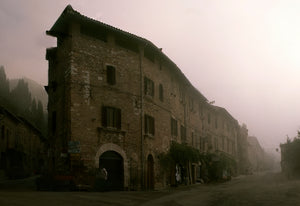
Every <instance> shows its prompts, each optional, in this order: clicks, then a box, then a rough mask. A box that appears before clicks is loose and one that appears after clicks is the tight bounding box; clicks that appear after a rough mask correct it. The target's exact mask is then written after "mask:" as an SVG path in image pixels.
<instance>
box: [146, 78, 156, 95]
mask: <svg viewBox="0 0 300 206" xmlns="http://www.w3.org/2000/svg"><path fill="white" fill-rule="evenodd" d="M144 94H145V95H147V96H151V97H154V82H153V81H152V80H151V79H149V78H148V77H146V76H145V77H144Z"/></svg>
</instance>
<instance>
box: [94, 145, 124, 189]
mask: <svg viewBox="0 0 300 206" xmlns="http://www.w3.org/2000/svg"><path fill="white" fill-rule="evenodd" d="M99 168H100V169H104V168H105V170H106V171H107V177H106V180H105V184H104V187H105V189H106V190H123V188H124V160H123V158H122V156H121V155H120V154H119V153H117V152H115V151H106V152H104V153H103V154H102V155H101V156H100V157H99Z"/></svg>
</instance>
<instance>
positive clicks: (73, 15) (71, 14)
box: [46, 5, 207, 101]
mask: <svg viewBox="0 0 300 206" xmlns="http://www.w3.org/2000/svg"><path fill="white" fill-rule="evenodd" d="M71 21H75V22H78V23H81V24H85V25H90V26H93V27H94V28H96V29H99V30H102V29H103V30H107V31H109V32H111V33H116V34H119V35H123V36H126V37H128V38H130V39H132V40H134V41H137V42H138V43H140V44H144V45H147V47H150V48H151V49H153V50H154V51H155V52H156V54H157V55H159V56H160V57H161V58H162V59H164V60H165V61H166V62H168V63H169V64H170V65H171V66H172V67H173V68H174V69H175V70H176V72H177V74H179V77H180V78H181V79H182V80H183V81H184V82H185V83H186V84H187V85H188V86H189V87H190V88H192V89H193V90H195V91H196V92H197V93H198V94H199V95H200V97H201V98H203V99H204V100H205V101H207V99H206V98H205V96H204V95H202V94H201V92H200V91H199V90H197V89H196V88H195V87H194V86H193V85H192V84H191V83H190V81H189V80H188V79H187V78H186V77H185V75H184V74H183V73H182V71H181V70H180V69H179V68H178V66H177V65H176V64H175V63H174V62H173V61H172V60H171V59H170V58H169V57H168V56H167V55H165V54H164V53H163V52H162V50H161V49H160V48H158V47H157V46H155V45H154V44H153V43H152V42H151V41H149V40H147V39H145V38H142V37H139V36H137V35H134V34H132V33H129V32H126V31H123V30H121V29H119V28H116V27H113V26H110V25H108V24H105V23H103V22H100V21H97V20H94V19H92V18H89V17H87V16H84V15H82V14H80V13H79V12H78V11H75V10H74V9H73V8H72V6H71V5H68V6H67V7H66V8H65V9H64V11H63V12H62V14H61V15H60V16H59V18H58V19H57V20H56V22H55V23H54V25H53V26H52V27H51V29H50V30H49V31H46V34H48V35H50V36H54V37H58V36H64V35H67V33H68V31H67V29H68V24H69V23H70V22H71Z"/></svg>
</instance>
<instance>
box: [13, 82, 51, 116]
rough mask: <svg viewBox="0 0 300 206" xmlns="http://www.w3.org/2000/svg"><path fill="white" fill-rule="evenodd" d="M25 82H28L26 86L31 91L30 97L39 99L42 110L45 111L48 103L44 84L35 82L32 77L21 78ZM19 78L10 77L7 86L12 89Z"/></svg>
mask: <svg viewBox="0 0 300 206" xmlns="http://www.w3.org/2000/svg"><path fill="white" fill-rule="evenodd" d="M22 79H24V81H25V82H27V83H28V88H29V91H30V93H31V97H32V98H34V99H36V100H40V101H41V102H42V104H43V108H44V111H47V104H48V94H47V92H46V91H45V89H44V86H43V85H41V84H39V83H37V82H36V81H34V80H32V79H28V78H26V77H24V78H22ZM18 81H19V79H10V80H9V88H10V90H12V89H14V88H15V87H16V86H17V84H18Z"/></svg>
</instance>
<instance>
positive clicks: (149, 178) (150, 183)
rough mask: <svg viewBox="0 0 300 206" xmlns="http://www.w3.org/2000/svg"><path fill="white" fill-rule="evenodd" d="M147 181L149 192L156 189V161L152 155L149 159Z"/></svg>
mask: <svg viewBox="0 0 300 206" xmlns="http://www.w3.org/2000/svg"><path fill="white" fill-rule="evenodd" d="M146 178H147V180H146V187H147V189H148V190H153V189H154V160H153V156H152V155H151V154H149V155H148V158H147V177H146Z"/></svg>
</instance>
